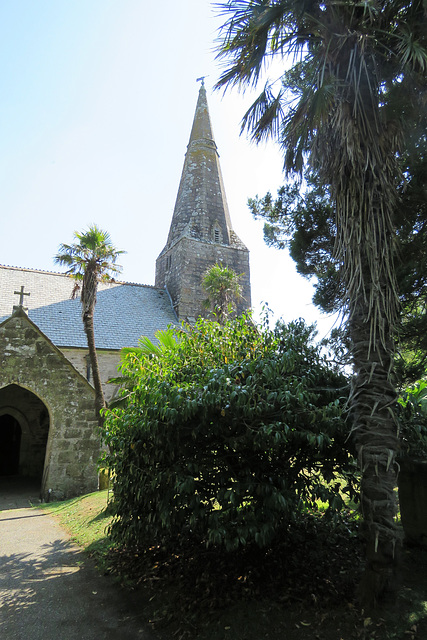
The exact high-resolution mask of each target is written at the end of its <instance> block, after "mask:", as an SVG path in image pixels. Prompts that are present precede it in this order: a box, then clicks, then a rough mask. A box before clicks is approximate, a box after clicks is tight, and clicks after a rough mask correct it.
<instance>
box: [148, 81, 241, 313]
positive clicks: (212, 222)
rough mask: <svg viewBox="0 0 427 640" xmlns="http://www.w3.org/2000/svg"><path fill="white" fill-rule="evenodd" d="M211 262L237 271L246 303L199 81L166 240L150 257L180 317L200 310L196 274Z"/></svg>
mask: <svg viewBox="0 0 427 640" xmlns="http://www.w3.org/2000/svg"><path fill="white" fill-rule="evenodd" d="M215 263H221V264H223V265H224V266H228V267H231V268H232V269H234V271H236V273H238V274H243V275H242V278H241V284H242V287H243V296H244V298H243V299H242V302H241V305H240V309H239V312H241V311H243V310H245V309H248V308H250V305H251V300H250V280H249V252H248V250H247V248H246V247H245V245H244V244H243V243H242V241H241V240H240V239H239V238H238V237H237V235H236V234H235V232H234V231H233V228H232V224H231V219H230V214H229V211H228V205H227V199H226V196H225V189H224V184H223V180H222V174H221V167H220V163H219V154H218V150H217V146H216V143H215V140H214V136H213V132H212V125H211V120H210V116H209V109H208V103H207V97H206V89H205V87H204V84H203V83H202V86H201V87H200V91H199V96H198V100H197V106H196V112H195V115H194V120H193V126H192V129H191V134H190V140H189V143H188V146H187V153H186V156H185V160H184V167H183V170H182V175H181V181H180V184H179V189H178V195H177V199H176V203H175V209H174V212H173V216H172V222H171V226H170V230H169V235H168V239H167V243H166V246H165V248H164V249H163V251H162V252H161V253H160V255H159V257H158V258H157V261H156V286H157V287H161V288H166V289H167V290H168V292H169V294H170V296H171V298H172V303H173V305H174V309H175V312H176V313H177V316H178V318H179V319H180V320H181V319H190V320H193V319H195V318H196V317H197V316H199V315H203V314H204V311H203V305H202V301H203V300H204V298H205V297H206V295H205V294H204V292H203V290H202V287H201V280H202V277H203V274H204V272H205V271H206V269H208V268H209V267H210V266H212V265H213V264H215Z"/></svg>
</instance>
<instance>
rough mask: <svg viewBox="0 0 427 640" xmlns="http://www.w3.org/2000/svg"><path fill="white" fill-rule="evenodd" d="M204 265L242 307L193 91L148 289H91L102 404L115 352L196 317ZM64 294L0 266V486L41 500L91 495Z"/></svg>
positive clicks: (75, 314)
mask: <svg viewBox="0 0 427 640" xmlns="http://www.w3.org/2000/svg"><path fill="white" fill-rule="evenodd" d="M101 222H102V221H101ZM101 226H102V225H101ZM0 259H1V256H0ZM215 263H220V264H222V265H224V266H228V267H231V268H232V269H233V270H234V271H235V272H236V273H237V274H239V275H240V274H241V285H242V293H243V295H242V299H241V301H240V303H239V307H238V312H239V313H241V312H242V311H244V310H246V309H249V308H250V306H251V296H250V278H249V252H248V250H247V248H246V247H245V245H244V244H243V243H242V241H241V240H240V239H239V238H238V236H237V235H236V233H235V232H234V230H233V228H232V225H231V219H230V214H229V211H228V206H227V201H226V197H225V190H224V185H223V181H222V176H221V169H220V164H219V154H218V150H217V146H216V144H215V140H214V136H213V133H212V126H211V121H210V117H209V111H208V105H207V98H206V90H205V87H204V86H203V83H202V86H201V87H200V91H199V96H198V101H197V106H196V112H195V116H194V121H193V126H192V130H191V135H190V141H189V144H188V147H187V153H186V156H185V161H184V167H183V171H182V176H181V182H180V185H179V190H178V196H177V199H176V204H175V209H174V212H173V216H172V222H171V226H170V230H169V235H168V238H167V242H166V245H165V247H164V249H163V250H162V252H161V253H160V255H159V257H158V258H157V261H156V280H155V286H149V285H141V284H130V283H126V282H113V283H109V284H106V283H99V285H98V294H97V304H96V309H95V342H96V347H97V351H98V358H99V363H100V370H101V376H102V379H103V384H104V392H105V396H106V400H107V402H108V401H109V400H110V399H111V397H112V396H113V394H114V393H115V391H116V389H115V387H114V386H113V385H111V384H108V380H109V378H111V377H114V376H116V375H117V366H118V364H119V361H120V350H121V349H122V348H123V347H132V346H137V344H138V338H139V337H140V336H148V337H149V338H150V339H151V340H155V333H156V331H157V330H159V329H166V327H167V326H168V325H170V324H177V323H180V322H181V321H187V322H191V323H192V322H195V320H196V318H197V317H198V316H200V315H204V314H205V313H206V312H205V311H204V309H203V304H202V302H203V300H204V299H205V298H206V294H205V293H204V292H203V289H202V284H201V283H202V277H203V274H204V273H205V271H206V269H208V268H209V267H210V266H212V265H214V264H215ZM73 285H74V281H73V279H72V278H71V277H70V276H67V275H64V274H60V273H53V272H46V271H39V270H36V269H28V268H19V267H10V266H1V265H0V476H6V477H7V476H16V475H21V476H24V477H28V478H32V479H34V480H35V481H37V482H38V483H40V495H41V498H42V499H43V500H49V499H61V498H67V497H71V496H75V495H79V494H82V493H85V492H88V491H94V490H96V489H97V488H98V471H97V463H98V459H99V454H100V437H99V433H98V428H97V420H96V416H95V410H94V388H93V386H92V380H91V371H90V365H89V357H88V349H87V342H86V335H85V333H84V330H83V323H82V320H81V305H80V300H79V299H78V298H77V299H72V298H71V294H72V290H73Z"/></svg>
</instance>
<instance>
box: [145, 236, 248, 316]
mask: <svg viewBox="0 0 427 640" xmlns="http://www.w3.org/2000/svg"><path fill="white" fill-rule="evenodd" d="M216 263H218V264H222V265H223V266H227V267H229V268H230V269H233V271H235V272H236V273H237V274H238V275H240V274H243V275H242V277H241V279H240V283H241V285H242V293H243V297H242V299H241V300H240V302H239V304H238V306H237V312H238V314H240V313H242V312H243V311H246V310H247V309H250V307H251V289H250V273H249V252H248V250H247V249H246V247H242V248H240V247H233V246H229V245H222V244H217V243H213V242H212V243H210V242H201V241H200V240H197V239H193V238H187V237H184V238H181V239H180V240H179V241H178V242H176V243H175V244H174V245H173V246H172V247H171V248H170V249H169V250H168V251H167V252H165V253H164V254H162V255H161V256H159V258H158V260H157V264H156V286H159V287H161V286H163V287H164V286H166V288H167V290H168V292H169V294H170V296H171V298H172V303H173V306H174V309H175V313H176V314H177V316H178V318H179V319H180V320H185V319H186V318H197V317H198V316H199V315H201V316H206V310H205V309H204V307H203V300H205V299H206V293H205V292H204V291H203V289H202V278H203V276H204V274H205V272H206V270H207V269H208V268H209V267H211V266H213V265H214V264H216Z"/></svg>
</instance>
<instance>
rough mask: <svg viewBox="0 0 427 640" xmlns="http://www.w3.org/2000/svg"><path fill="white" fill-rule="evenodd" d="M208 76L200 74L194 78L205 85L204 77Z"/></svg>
mask: <svg viewBox="0 0 427 640" xmlns="http://www.w3.org/2000/svg"><path fill="white" fill-rule="evenodd" d="M207 77H208V76H200V78H196V82H201V83H202V87H204V86H205V78H207Z"/></svg>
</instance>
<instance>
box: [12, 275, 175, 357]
mask: <svg viewBox="0 0 427 640" xmlns="http://www.w3.org/2000/svg"><path fill="white" fill-rule="evenodd" d="M21 286H24V291H25V292H29V293H30V295H29V296H24V303H23V304H24V307H27V308H28V311H27V313H28V317H29V318H31V320H32V321H33V322H34V323H35V324H36V325H37V326H38V327H39V329H40V330H41V331H42V332H43V333H44V334H45V335H46V336H47V337H48V338H50V340H51V341H52V342H53V343H54V344H55V345H56V346H57V347H82V348H87V341H86V335H85V333H84V331H83V324H82V319H81V306H80V298H79V297H77V298H76V299H75V300H72V299H71V292H72V290H73V286H74V280H73V279H72V278H71V277H70V276H66V275H64V274H61V273H53V272H49V271H37V270H35V269H21V268H19V267H8V266H2V265H0V323H1V322H3V321H4V320H6V319H7V318H8V317H10V316H11V315H12V313H13V307H14V306H16V305H18V304H19V296H18V295H15V293H14V292H15V291H20V290H21ZM176 322H177V319H176V315H175V313H174V311H173V309H172V305H171V301H170V298H169V296H168V294H167V292H166V291H164V290H162V289H158V288H156V287H152V286H149V285H142V284H130V283H126V282H114V283H111V284H103V283H99V285H98V294H97V303H96V308H95V342H96V346H97V348H98V349H114V350H116V349H121V348H122V347H132V346H136V345H137V344H138V338H139V337H140V336H143V335H144V336H148V337H149V338H150V339H151V340H153V339H154V334H155V332H156V331H157V330H158V329H166V327H167V326H168V325H169V324H176Z"/></svg>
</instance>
